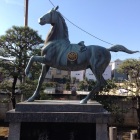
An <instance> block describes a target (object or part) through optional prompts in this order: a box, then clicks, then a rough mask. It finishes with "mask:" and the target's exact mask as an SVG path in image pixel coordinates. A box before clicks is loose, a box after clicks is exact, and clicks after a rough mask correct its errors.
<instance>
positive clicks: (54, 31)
mask: <svg viewBox="0 0 140 140" xmlns="http://www.w3.org/2000/svg"><path fill="white" fill-rule="evenodd" d="M57 9H58V6H57V7H55V8H53V9H52V10H50V11H49V12H48V13H47V14H45V15H44V16H42V17H41V18H39V24H40V25H45V24H51V25H52V28H51V30H50V32H49V33H48V35H47V38H46V41H45V43H47V42H49V41H53V40H59V39H66V38H68V28H67V25H66V22H65V19H64V18H63V16H62V15H61V13H60V12H58V11H57Z"/></svg>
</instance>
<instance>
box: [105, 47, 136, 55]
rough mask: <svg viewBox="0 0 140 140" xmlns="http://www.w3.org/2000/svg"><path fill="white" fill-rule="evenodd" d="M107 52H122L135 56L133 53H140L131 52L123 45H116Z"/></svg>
mask: <svg viewBox="0 0 140 140" xmlns="http://www.w3.org/2000/svg"><path fill="white" fill-rule="evenodd" d="M107 50H108V51H112V52H119V51H121V52H126V53H129V54H133V53H137V52H139V51H131V50H129V49H127V48H125V47H124V46H122V45H114V46H112V47H111V48H108V49H107Z"/></svg>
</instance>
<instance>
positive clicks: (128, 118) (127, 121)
mask: <svg viewBox="0 0 140 140" xmlns="http://www.w3.org/2000/svg"><path fill="white" fill-rule="evenodd" d="M118 104H119V105H120V106H121V109H123V110H124V109H126V108H127V109H129V110H128V112H126V113H123V114H122V115H123V116H124V125H126V126H137V120H138V119H137V112H136V110H135V109H134V108H133V107H136V100H129V101H120V102H118Z"/></svg>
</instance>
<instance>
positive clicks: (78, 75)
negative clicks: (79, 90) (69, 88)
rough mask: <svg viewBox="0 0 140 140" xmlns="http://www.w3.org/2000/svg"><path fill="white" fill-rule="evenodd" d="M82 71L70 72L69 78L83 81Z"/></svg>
mask: <svg viewBox="0 0 140 140" xmlns="http://www.w3.org/2000/svg"><path fill="white" fill-rule="evenodd" d="M83 76H84V70H80V71H71V78H73V77H75V78H76V79H78V80H79V81H83Z"/></svg>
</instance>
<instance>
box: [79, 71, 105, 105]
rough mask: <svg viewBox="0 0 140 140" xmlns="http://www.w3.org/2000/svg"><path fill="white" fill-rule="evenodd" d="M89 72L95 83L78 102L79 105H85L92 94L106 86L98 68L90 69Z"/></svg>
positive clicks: (101, 72)
mask: <svg viewBox="0 0 140 140" xmlns="http://www.w3.org/2000/svg"><path fill="white" fill-rule="evenodd" d="M91 70H92V72H93V73H94V75H95V77H96V80H97V82H96V85H95V86H94V87H93V89H92V90H91V92H90V93H89V94H88V95H87V96H86V97H85V98H84V99H83V100H81V101H80V103H81V104H86V103H87V101H88V100H89V99H91V98H92V96H93V94H96V93H98V92H99V91H101V89H102V88H103V87H104V86H105V85H106V84H107V83H106V81H105V80H104V78H103V76H102V74H103V70H101V71H100V69H99V68H92V69H91Z"/></svg>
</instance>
